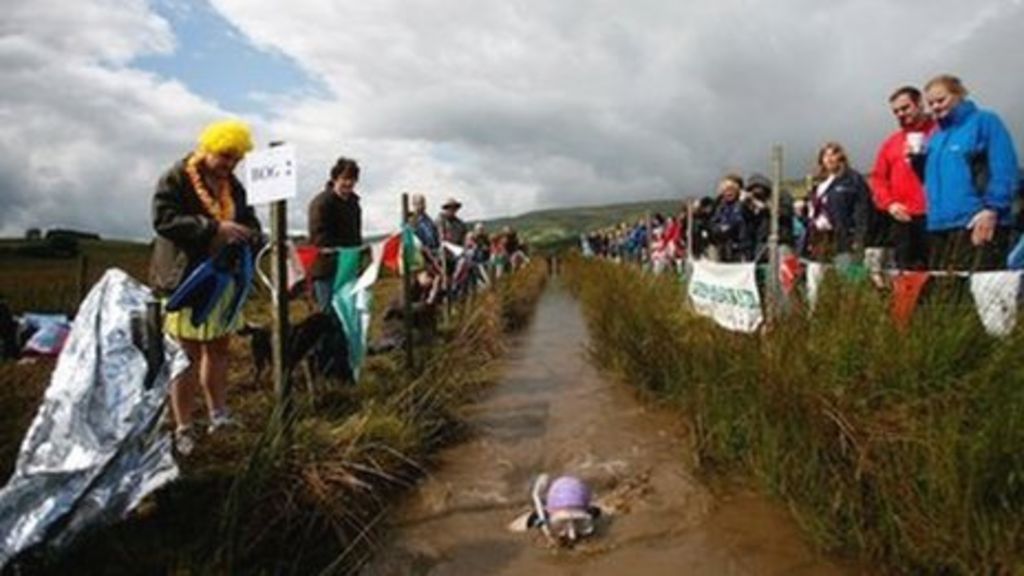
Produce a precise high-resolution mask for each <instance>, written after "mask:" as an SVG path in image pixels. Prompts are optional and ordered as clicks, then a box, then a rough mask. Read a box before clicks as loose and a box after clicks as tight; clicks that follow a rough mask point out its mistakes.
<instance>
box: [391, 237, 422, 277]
mask: <svg viewBox="0 0 1024 576" xmlns="http://www.w3.org/2000/svg"><path fill="white" fill-rule="evenodd" d="M381 264H382V265H384V267H385V268H389V269H391V270H393V271H394V272H395V273H396V274H404V273H405V271H406V270H415V269H416V268H419V267H420V266H423V251H422V245H421V244H420V241H419V238H417V237H416V234H414V233H413V231H412V228H411V227H409V226H403V227H402V231H401V232H398V233H396V234H392V235H391V236H389V237H388V238H387V239H386V240H384V249H383V254H382V255H381Z"/></svg>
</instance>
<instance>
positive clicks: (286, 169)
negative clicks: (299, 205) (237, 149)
mask: <svg viewBox="0 0 1024 576" xmlns="http://www.w3.org/2000/svg"><path fill="white" fill-rule="evenodd" d="M298 188H299V181H298V177H297V175H296V170H295V147H294V146H290V145H284V146H275V147H273V148H267V149H266V150H257V151H255V152H251V153H249V155H248V156H246V157H245V190H246V192H247V193H248V195H249V204H266V203H268V202H274V201H277V200H287V199H289V198H295V196H296V195H297V194H298Z"/></svg>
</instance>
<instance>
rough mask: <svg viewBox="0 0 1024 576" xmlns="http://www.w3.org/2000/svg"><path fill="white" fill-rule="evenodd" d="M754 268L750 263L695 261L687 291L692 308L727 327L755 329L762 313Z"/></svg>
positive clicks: (739, 329) (751, 330)
mask: <svg viewBox="0 0 1024 576" xmlns="http://www.w3.org/2000/svg"><path fill="white" fill-rule="evenodd" d="M754 268H755V265H754V264H753V263H749V264H722V263H718V262H706V261H703V260H697V261H695V262H694V263H693V275H692V276H690V286H689V288H688V290H687V292H688V294H689V296H690V303H691V304H692V305H693V309H694V310H695V311H696V312H697V313H698V314H700V315H702V316H708V317H709V318H711V319H713V320H714V321H715V322H716V323H717V324H718V325H719V326H721V327H723V328H725V329H727V330H732V331H735V332H754V331H755V330H757V328H758V327H759V326H760V325H761V321H762V320H763V318H764V316H763V314H762V312H761V297H760V295H758V293H757V280H756V279H755V277H754V274H755V272H754Z"/></svg>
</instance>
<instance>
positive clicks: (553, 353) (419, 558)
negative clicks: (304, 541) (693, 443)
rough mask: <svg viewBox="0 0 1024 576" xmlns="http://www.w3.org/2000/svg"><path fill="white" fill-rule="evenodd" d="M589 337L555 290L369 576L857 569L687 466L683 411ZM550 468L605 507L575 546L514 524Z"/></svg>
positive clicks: (762, 504) (395, 527) (405, 506)
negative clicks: (581, 482) (594, 357)
mask: <svg viewBox="0 0 1024 576" xmlns="http://www.w3.org/2000/svg"><path fill="white" fill-rule="evenodd" d="M553 284H557V283H553ZM586 342H587V332H586V326H585V325H584V321H583V318H582V316H581V312H580V309H579V306H578V304H577V303H576V301H574V300H573V299H572V297H571V296H570V295H569V294H568V293H567V292H566V291H565V290H564V289H562V288H561V287H559V286H557V285H553V286H551V287H550V288H549V289H548V290H547V292H546V293H545V294H544V296H543V297H542V298H541V300H540V302H539V305H538V309H537V312H536V316H535V318H534V320H533V322H532V324H531V325H530V326H529V327H528V328H527V329H526V330H525V331H523V332H522V333H520V334H519V335H518V336H516V337H515V338H514V339H513V341H512V342H511V346H510V349H509V353H508V355H507V356H506V359H505V360H504V365H503V367H502V372H501V374H502V377H501V379H500V380H499V382H498V383H497V384H496V385H495V386H494V387H493V388H492V389H490V390H489V391H488V393H487V394H486V395H485V397H484V398H482V399H481V400H480V401H479V402H477V403H476V404H474V405H473V406H472V407H471V408H470V409H469V411H468V417H469V421H470V425H471V429H472V430H473V433H472V435H471V439H470V440H468V441H466V442H464V443H462V444H459V445H458V446H455V447H453V448H451V449H448V450H446V451H445V452H444V453H442V454H441V455H440V460H439V465H438V466H437V468H436V469H435V470H434V471H433V472H432V473H431V474H430V476H429V477H428V478H427V479H426V480H425V481H424V482H423V483H422V484H421V485H420V486H419V487H417V489H416V490H415V492H414V493H413V494H412V495H411V496H410V497H409V498H408V499H407V500H406V501H405V502H403V503H402V504H401V505H400V506H399V509H398V510H396V512H395V514H394V515H393V518H392V520H391V524H392V526H391V528H390V530H389V534H388V536H387V537H386V542H385V543H383V544H382V546H381V549H380V550H378V552H377V553H376V555H375V559H374V561H373V562H372V563H371V564H370V565H369V566H367V567H366V568H365V569H364V570H363V574H364V575H366V576H379V575H392V574H394V575H399V574H401V575H407V574H413V575H417V574H431V575H435V574H436V575H441V574H530V575H537V574H587V575H602V574H609V575H610V574H632V575H638V576H639V575H658V574H671V575H673V576H676V575H678V574H715V575H723V574H780V575H781V574H798V575H804V574H806V575H810V574H815V575H817V574H844V573H852V572H853V571H852V570H847V569H844V568H842V567H840V566H838V565H836V564H834V563H830V562H829V561H828V560H826V559H823V558H822V557H821V556H820V555H819V554H817V553H815V552H814V550H812V548H811V546H810V545H809V544H808V543H807V542H805V541H804V539H803V538H802V537H801V535H800V533H799V531H798V529H797V527H796V526H795V524H794V522H793V521H792V519H791V518H790V517H789V516H788V514H787V513H786V511H785V510H784V509H783V508H782V507H780V506H779V505H778V504H775V503H771V502H769V501H768V500H767V499H765V498H764V497H760V496H755V495H752V494H734V495H732V496H728V497H723V496H713V495H712V494H711V492H710V491H709V490H708V488H707V487H705V486H703V485H702V484H701V483H700V482H699V481H698V480H697V479H696V478H695V476H694V475H693V473H692V471H691V463H692V462H693V455H692V452H691V451H690V449H689V447H688V445H687V443H686V441H685V437H684V430H683V428H682V426H681V424H682V417H681V416H680V415H679V414H678V413H672V412H671V411H667V410H662V409H658V408H652V407H651V406H649V405H645V404H644V403H643V402H641V401H640V400H638V399H637V398H636V397H635V394H634V392H633V391H631V390H630V389H629V388H628V386H625V385H623V384H621V383H616V382H614V381H613V380H612V379H610V378H608V377H607V376H605V375H603V374H601V373H599V372H598V371H597V370H596V369H595V368H594V367H593V366H591V365H590V364H589V363H588V361H587V358H586V352H585V347H586ZM544 471H546V472H548V473H550V474H552V475H555V476H557V475H560V474H575V475H578V476H580V477H581V478H583V479H585V480H586V481H587V482H588V483H589V484H590V486H591V488H592V490H593V492H594V496H595V498H596V500H597V501H598V503H599V504H600V505H601V506H602V507H603V508H605V509H606V511H607V512H609V514H608V515H607V516H606V517H605V518H603V519H602V521H601V522H600V523H599V527H598V532H597V534H596V535H595V536H593V537H591V538H590V539H587V540H584V541H582V542H581V543H579V544H577V545H576V546H575V547H573V548H572V549H554V548H551V547H549V546H548V545H547V543H546V540H545V539H544V537H543V536H542V535H541V534H540V533H539V532H538V531H537V530H531V531H530V532H528V533H514V532H511V531H509V530H508V529H507V525H508V524H509V522H511V521H512V520H513V519H514V518H516V517H517V516H519V515H520V514H521V513H522V512H524V511H526V510H528V509H529V489H530V483H531V481H532V479H533V478H534V477H535V476H536V475H537V474H538V473H540V472H544Z"/></svg>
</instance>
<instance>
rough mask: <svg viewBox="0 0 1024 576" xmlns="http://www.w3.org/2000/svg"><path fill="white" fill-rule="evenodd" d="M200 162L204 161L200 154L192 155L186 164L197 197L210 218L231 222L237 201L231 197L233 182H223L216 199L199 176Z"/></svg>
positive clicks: (186, 170) (186, 171)
mask: <svg viewBox="0 0 1024 576" xmlns="http://www.w3.org/2000/svg"><path fill="white" fill-rule="evenodd" d="M200 161H202V156H201V155H200V154H192V155H191V156H189V159H188V162H186V163H185V173H186V174H188V179H189V180H190V181H191V182H192V188H193V189H194V190H195V191H196V196H198V197H199V201H200V202H201V203H202V204H203V208H205V209H206V212H207V213H208V214H209V215H210V216H213V217H214V218H216V219H217V220H218V221H221V222H222V221H225V220H231V219H232V218H234V216H235V200H234V199H233V198H232V197H231V180H230V179H225V180H224V181H222V182H221V184H220V186H219V187H218V189H217V198H216V199H215V198H214V197H213V195H212V194H210V190H209V189H208V188H207V187H206V182H205V181H204V180H203V177H202V176H201V175H200V174H199V162H200Z"/></svg>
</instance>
